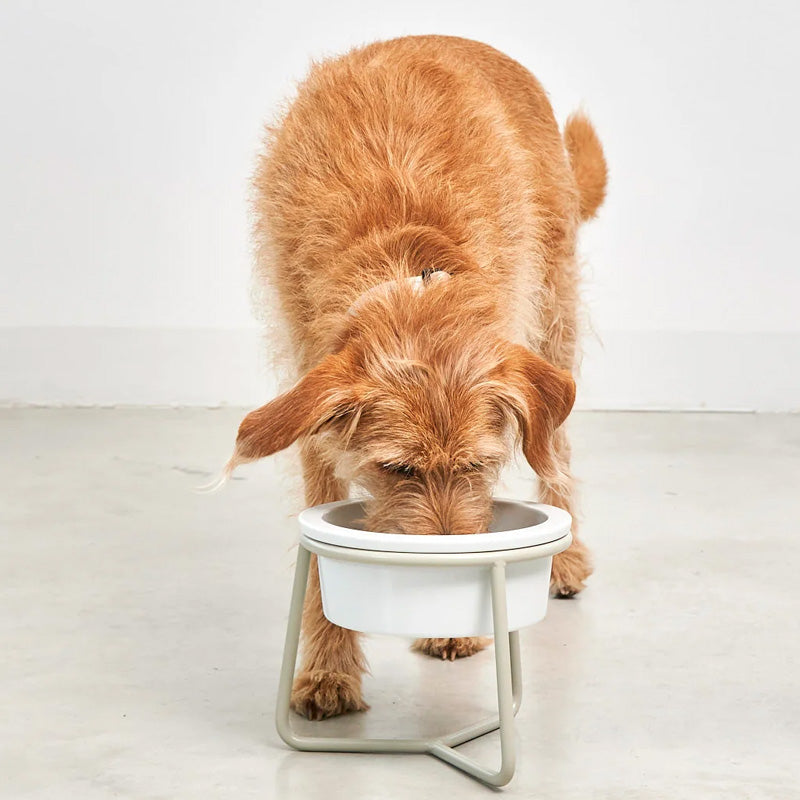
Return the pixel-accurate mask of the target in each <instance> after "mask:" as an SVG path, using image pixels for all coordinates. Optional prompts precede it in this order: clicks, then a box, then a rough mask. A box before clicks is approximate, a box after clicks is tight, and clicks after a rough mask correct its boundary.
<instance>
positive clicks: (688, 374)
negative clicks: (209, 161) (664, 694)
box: [0, 327, 800, 412]
mask: <svg viewBox="0 0 800 800" xmlns="http://www.w3.org/2000/svg"><path fill="white" fill-rule="evenodd" d="M602 340H603V343H602V345H601V344H600V343H599V342H597V341H596V340H587V342H586V343H585V356H584V360H583V366H582V370H581V378H580V381H579V387H578V402H577V407H578V408H582V409H627V410H659V409H663V410H671V411H685V410H707V411H793V412H796V411H800V332H785V333H782V332H748V333H726V332H714V331H710V332H707V331H621V330H620V331H605V332H603V333H602ZM267 363H268V353H267V345H265V344H264V343H263V341H262V337H261V334H260V332H259V331H258V330H257V329H255V328H241V329H233V330H232V329H208V328H203V329H169V328H79V327H69V328H66V327H65V328H22V327H20V328H13V327H11V328H0V403H2V404H4V405H14V404H33V405H89V406H92V405H190V406H218V405H237V406H238V405H241V406H255V405H260V404H262V403H264V402H265V401H266V400H267V399H269V398H270V397H271V396H272V395H273V394H274V393H275V391H276V385H277V382H276V380H275V378H274V376H273V375H272V374H271V372H270V370H268V369H267V366H266V365H267Z"/></svg>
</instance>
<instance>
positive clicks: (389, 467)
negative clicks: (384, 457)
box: [379, 463, 417, 478]
mask: <svg viewBox="0 0 800 800" xmlns="http://www.w3.org/2000/svg"><path fill="white" fill-rule="evenodd" d="M379 466H380V468H381V469H382V470H383V471H384V472H393V473H394V474H395V475H405V476H406V477H407V478H412V477H414V475H416V474H417V471H416V470H415V469H414V467H412V466H411V464H390V463H385V464H380V465H379Z"/></svg>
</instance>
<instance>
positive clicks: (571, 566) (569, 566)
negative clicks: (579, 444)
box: [539, 430, 592, 597]
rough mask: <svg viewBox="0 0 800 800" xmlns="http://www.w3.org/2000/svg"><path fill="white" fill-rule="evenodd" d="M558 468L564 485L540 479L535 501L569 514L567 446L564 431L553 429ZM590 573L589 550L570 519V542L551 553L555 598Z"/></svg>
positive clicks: (572, 592)
mask: <svg viewBox="0 0 800 800" xmlns="http://www.w3.org/2000/svg"><path fill="white" fill-rule="evenodd" d="M553 446H554V450H555V454H556V459H557V461H558V462H559V471H560V472H561V474H562V475H565V476H567V487H566V488H565V486H564V485H561V486H559V487H556V486H550V485H548V484H547V483H545V482H542V483H541V485H540V487H539V502H540V503H547V505H550V506H556V507H558V508H563V509H564V510H565V511H568V512H569V513H570V514H572V513H573V509H572V496H571V495H572V491H571V483H572V476H571V475H570V472H569V461H570V447H569V441H568V439H567V434H566V433H565V431H563V430H558V431H556V435H555V440H554V442H553ZM591 574H592V561H591V557H590V554H589V549H588V548H587V547H586V545H585V544H584V543H583V540H582V539H581V538H579V536H578V523H577V522H576V521H575V519H574V518H573V521H572V544H571V545H570V546H569V547H568V548H567V549H566V550H564V551H563V552H561V553H557V554H556V555H555V556H553V572H552V574H551V576H550V588H551V590H552V592H553V594H554V595H555V596H556V597H572V596H573V595H576V594H578V592H580V591H581V590H582V589H583V588H584V587H585V585H586V584H585V581H586V579H587V578H588V577H589V576H590V575H591Z"/></svg>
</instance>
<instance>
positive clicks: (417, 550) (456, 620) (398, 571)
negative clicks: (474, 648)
mask: <svg viewBox="0 0 800 800" xmlns="http://www.w3.org/2000/svg"><path fill="white" fill-rule="evenodd" d="M363 517H364V507H363V503H362V502H361V501H358V500H345V501H342V502H338V503H328V504H326V505H321V506H315V507H313V508H309V509H306V510H305V511H303V512H302V513H301V514H300V517H299V523H300V530H301V533H302V538H301V543H302V544H304V545H305V546H306V547H307V549H309V550H311V551H312V552H314V553H316V554H317V556H318V559H319V576H320V585H321V588H322V603H323V609H324V612H325V616H326V617H327V618H328V619H329V620H330V621H331V622H334V623H335V624H337V625H339V626H340V627H343V628H350V629H351V630H356V631H363V632H365V633H385V634H395V635H401V636H412V637H458V636H481V635H486V634H491V633H492V630H493V619H492V601H491V582H490V574H489V570H487V566H490V565H491V564H493V563H495V562H503V563H504V564H505V581H506V597H507V604H508V629H509V630H510V631H515V630H519V629H520V628H524V627H525V626H527V625H532V624H533V623H535V622H538V621H539V620H540V619H542V618H543V617H544V615H545V612H546V610H547V599H548V596H549V584H550V569H551V565H552V559H553V553H555V552H558V551H560V550H563V549H566V547H568V546H569V543H570V526H571V523H572V519H571V517H570V515H569V514H568V513H567V512H566V511H563V510H562V509H560V508H555V507H553V506H547V505H543V504H537V503H526V502H521V501H516V500H500V499H496V500H494V507H493V514H492V523H491V525H490V526H489V532H488V533H476V534H469V535H451V536H447V535H442V536H421V535H414V534H410V535H405V534H396V533H380V532H376V531H366V530H364V529H363V528H362V527H361V525H360V520H361V519H363Z"/></svg>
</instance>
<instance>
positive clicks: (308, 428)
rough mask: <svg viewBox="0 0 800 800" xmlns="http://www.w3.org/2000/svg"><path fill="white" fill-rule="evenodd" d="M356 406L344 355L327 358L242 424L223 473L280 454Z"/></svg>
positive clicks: (343, 352) (346, 354) (252, 413)
mask: <svg viewBox="0 0 800 800" xmlns="http://www.w3.org/2000/svg"><path fill="white" fill-rule="evenodd" d="M356 404H357V397H356V393H355V391H354V388H353V380H352V374H351V370H350V358H349V356H348V353H347V352H346V351H342V352H339V353H334V354H333V355H329V356H327V357H326V358H324V359H323V360H322V361H321V362H320V363H319V364H318V365H317V366H316V367H314V368H313V369H312V370H310V371H309V372H308V373H307V374H306V375H305V376H304V377H303V378H302V379H301V380H300V381H298V382H297V383H296V384H295V385H294V387H293V388H291V389H290V390H289V391H288V392H285V393H284V394H282V395H280V396H279V397H276V398H275V399H274V400H273V401H272V402H271V403H267V405H265V406H261V408H257V409H256V410H255V411H251V412H250V413H249V414H248V415H247V416H246V417H245V418H244V419H243V420H242V422H241V424H240V425H239V433H238V435H237V437H236V451H235V453H234V455H233V458H231V460H230V462H229V464H228V468H227V469H226V472H227V473H228V474H230V472H231V471H232V470H233V469H234V468H235V467H236V466H237V465H238V464H243V463H245V462H247V461H255V460H256V459H258V458H264V456H268V455H271V454H272V453H276V452H278V450H283V449H284V448H285V447H288V446H289V445H290V444H292V442H294V441H295V439H297V438H298V437H300V436H304V435H306V434H309V433H313V432H314V431H316V430H318V429H319V428H320V427H321V426H322V425H324V424H325V423H326V422H330V421H331V420H333V419H335V418H336V417H339V416H344V415H346V414H348V413H349V412H351V411H354V410H355V408H356Z"/></svg>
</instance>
